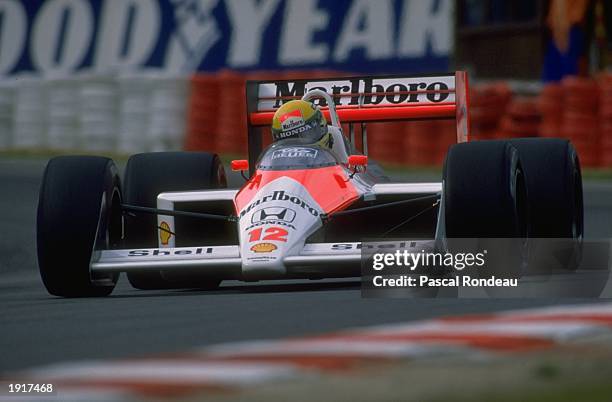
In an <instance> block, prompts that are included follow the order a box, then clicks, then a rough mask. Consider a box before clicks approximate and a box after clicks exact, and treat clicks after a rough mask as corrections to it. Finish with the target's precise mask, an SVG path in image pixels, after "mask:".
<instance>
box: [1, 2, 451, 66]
mask: <svg viewBox="0 0 612 402" xmlns="http://www.w3.org/2000/svg"><path fill="white" fill-rule="evenodd" d="M453 4H454V2H453V1H452V0H333V1H324V0H122V1H111V0H38V1H36V0H21V1H19V0H2V1H0V76H8V75H14V74H17V73H21V72H34V73H40V74H43V75H49V76H66V75H70V74H72V73H74V72H77V71H83V70H86V71H98V72H113V71H134V70H136V71H138V70H141V69H145V68H157V69H162V70H164V71H167V72H168V73H189V72H193V71H216V70H219V69H223V68H230V69H236V70H243V71H245V70H285V69H303V68H309V69H310V68H325V69H334V70H341V71H347V72H356V73H377V72H389V73H393V72H401V73H406V72H424V71H444V70H447V69H448V60H449V53H450V52H451V48H452V44H453V37H452V32H453V29H452V14H453Z"/></svg>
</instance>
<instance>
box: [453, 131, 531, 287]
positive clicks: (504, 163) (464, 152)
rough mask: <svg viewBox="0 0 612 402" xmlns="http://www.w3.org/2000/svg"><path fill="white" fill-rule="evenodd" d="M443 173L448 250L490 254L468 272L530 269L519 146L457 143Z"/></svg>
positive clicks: (516, 273) (513, 274) (504, 273)
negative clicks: (474, 268)
mask: <svg viewBox="0 0 612 402" xmlns="http://www.w3.org/2000/svg"><path fill="white" fill-rule="evenodd" d="M443 177H444V178H443V181H444V183H443V186H444V189H443V191H444V200H443V201H444V204H443V211H444V216H443V219H444V228H445V237H446V239H447V243H448V244H447V247H448V249H449V250H450V251H451V252H453V253H465V252H472V253H487V252H488V254H487V256H486V258H485V261H486V264H485V266H484V267H480V268H478V270H477V272H474V274H473V275H469V274H468V275H469V276H478V275H479V274H484V275H485V276H484V277H486V278H488V277H491V276H495V277H501V278H518V277H520V275H521V274H522V273H524V272H525V271H526V269H527V252H528V244H527V235H528V222H529V210H528V198H527V187H526V183H525V176H524V174H523V168H522V165H521V161H520V159H519V153H518V150H517V149H516V148H515V147H514V146H513V145H512V144H511V143H509V142H507V141H475V142H469V143H460V144H456V145H453V146H452V147H451V148H450V149H449V152H448V154H447V157H446V162H445V165H444V173H443ZM492 251H494V252H492ZM463 273H466V271H463ZM466 274H467V273H466Z"/></svg>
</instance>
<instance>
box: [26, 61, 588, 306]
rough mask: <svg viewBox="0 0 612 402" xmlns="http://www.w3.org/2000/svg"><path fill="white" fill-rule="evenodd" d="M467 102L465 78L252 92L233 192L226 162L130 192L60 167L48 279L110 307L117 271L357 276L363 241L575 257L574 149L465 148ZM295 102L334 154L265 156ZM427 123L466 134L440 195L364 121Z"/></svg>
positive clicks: (263, 85) (166, 168) (212, 276)
mask: <svg viewBox="0 0 612 402" xmlns="http://www.w3.org/2000/svg"><path fill="white" fill-rule="evenodd" d="M467 94H468V91H467V76H466V74H465V73H464V72H457V73H453V74H446V75H428V76H384V77H343V78H337V79H325V80H318V81H308V80H295V81H249V82H247V105H248V142H249V160H248V161H246V160H243V161H234V162H232V167H233V168H234V169H235V170H241V171H243V173H244V172H246V171H248V172H249V177H248V179H247V180H246V182H245V183H244V185H243V186H242V187H241V188H240V189H227V188H226V179H225V173H224V168H223V165H222V164H221V162H220V160H219V158H218V156H217V155H215V154H211V153H205V152H197V153H190V152H160V153H144V154H137V155H133V156H132V157H131V158H130V159H129V161H128V163H127V166H126V170H125V174H124V177H123V186H122V185H121V182H120V178H119V174H118V172H117V169H116V167H115V164H114V163H113V161H112V160H110V159H108V158H103V157H94V156H61V157H56V158H53V159H52V160H50V162H49V163H48V165H47V168H46V170H45V173H44V178H43V182H42V186H41V190H40V198H39V205H38V222H37V238H38V239H37V240H38V261H39V268H40V273H41V276H42V279H43V282H44V284H45V286H46V288H47V290H48V291H49V293H51V294H53V295H58V296H65V297H76V296H101V295H108V294H110V293H111V292H112V290H113V288H114V287H115V284H116V282H117V279H118V276H119V273H121V272H126V273H127V275H128V278H129V280H130V283H131V284H132V285H133V286H134V287H136V288H140V289H162V288H214V287H217V286H218V285H219V283H220V282H221V281H222V280H227V279H234V280H244V281H257V280H263V279H285V278H310V279H319V278H330V277H350V276H359V275H360V260H361V246H362V243H361V241H362V239H366V238H381V237H382V238H386V237H393V238H401V239H411V240H414V241H418V248H419V249H424V248H428V249H431V248H432V247H444V244H445V242H444V240H445V239H448V238H480V237H499V238H522V239H526V238H530V237H555V238H567V239H571V241H572V242H574V243H575V244H580V242H581V239H582V233H583V205H582V179H581V172H580V165H579V161H578V157H577V155H576V152H575V150H574V148H573V146H572V145H571V144H570V143H569V142H568V141H567V140H562V139H519V140H511V141H503V140H496V141H473V142H469V141H468V137H469V113H468V111H469V105H468V96H467ZM300 98H302V99H304V100H309V101H313V102H314V103H315V104H317V105H318V106H319V107H320V108H321V109H322V111H323V112H324V114H325V115H326V117H327V121H329V122H330V123H331V124H330V126H329V127H328V129H329V130H330V132H331V133H332V134H333V136H334V145H333V147H332V148H331V149H328V148H323V147H320V146H317V145H313V144H308V143H304V142H301V141H300V140H291V139H288V140H282V141H278V142H276V143H275V144H273V145H271V146H270V147H268V148H267V149H265V150H262V134H261V127H264V126H266V125H270V124H271V121H272V116H273V114H274V111H275V109H277V108H278V107H279V106H280V105H282V103H283V102H285V101H287V100H290V99H300ZM427 118H436V119H441V118H448V119H455V120H456V123H457V140H458V143H457V144H456V145H453V146H452V147H451V148H450V149H449V151H448V154H447V158H446V161H445V166H444V172H443V177H442V180H441V181H440V182H435V183H396V182H391V181H390V180H389V179H388V178H387V177H386V176H385V175H384V174H383V173H382V171H381V169H380V168H379V167H378V166H377V165H376V164H374V163H372V162H371V161H370V162H368V158H367V130H366V125H367V123H368V122H376V121H396V120H414V119H427ZM341 123H347V124H348V125H349V127H350V129H349V135H348V136H346V135H345V134H344V133H343V131H342V128H341ZM355 124H360V125H361V127H362V130H361V133H362V136H363V138H362V140H363V141H362V144H364V149H363V150H361V151H357V150H356V149H355V146H354V143H355V141H354V130H353V126H354V125H355ZM245 178H246V176H245ZM524 243H525V242H522V243H521V244H524ZM440 245H441V246H440Z"/></svg>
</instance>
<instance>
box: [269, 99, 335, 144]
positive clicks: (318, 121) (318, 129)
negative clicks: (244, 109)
mask: <svg viewBox="0 0 612 402" xmlns="http://www.w3.org/2000/svg"><path fill="white" fill-rule="evenodd" d="M325 134H327V121H326V120H325V116H323V113H321V111H320V110H319V108H317V107H316V106H315V105H314V104H312V103H311V102H306V101H303V100H292V101H289V102H287V103H285V104H284V105H283V106H281V107H280V108H279V109H278V110H277V111H276V113H274V118H273V119H272V140H273V141H278V140H284V139H286V138H306V139H308V140H311V141H312V142H313V143H314V142H317V141H319V140H320V139H321V137H323V136H324V135H325Z"/></svg>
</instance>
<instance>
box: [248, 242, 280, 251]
mask: <svg viewBox="0 0 612 402" xmlns="http://www.w3.org/2000/svg"><path fill="white" fill-rule="evenodd" d="M274 250H276V246H275V245H274V244H272V243H258V244H255V245H254V246H253V247H251V251H253V252H255V253H271V252H272V251H274Z"/></svg>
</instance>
